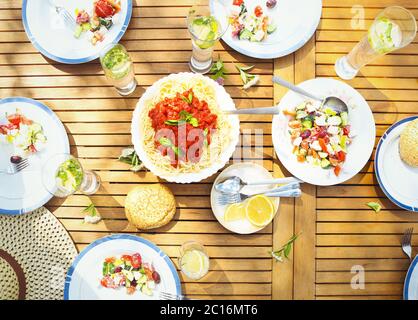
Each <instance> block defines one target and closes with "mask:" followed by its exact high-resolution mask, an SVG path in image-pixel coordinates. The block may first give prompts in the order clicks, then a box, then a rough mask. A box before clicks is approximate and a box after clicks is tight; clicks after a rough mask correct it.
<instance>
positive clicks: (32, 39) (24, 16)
mask: <svg viewBox="0 0 418 320" xmlns="http://www.w3.org/2000/svg"><path fill="white" fill-rule="evenodd" d="M127 2H128V11H127V14H126V18H125V21H124V22H123V25H122V28H121V30H120V32H119V33H118V35H117V36H116V38H115V39H114V40H113V41H112V42H116V43H117V42H119V41H120V39H121V38H122V37H123V35H124V34H125V32H126V30H127V29H128V25H129V23H130V21H131V17H132V0H127ZM27 4H28V0H23V2H22V22H23V27H24V29H25V32H26V35H27V36H28V38H29V40H30V42H31V43H32V45H33V46H34V47H35V48H36V49H37V50H38V51H39V52H40V53H41V54H43V55H44V56H46V57H47V58H49V59H52V60H54V61H56V62H60V63H65V64H81V63H86V62H90V61H93V60H95V59H97V58H98V57H99V55H100V54H99V53H97V54H93V55H91V56H88V57H84V58H79V59H69V58H62V57H59V56H56V55H54V54H52V53H50V52H49V51H47V50H45V49H44V48H43V47H42V46H41V45H40V44H39V43H38V42H37V41H36V39H35V37H34V35H33V34H32V32H31V30H30V28H29V24H28V21H27V14H26V8H27Z"/></svg>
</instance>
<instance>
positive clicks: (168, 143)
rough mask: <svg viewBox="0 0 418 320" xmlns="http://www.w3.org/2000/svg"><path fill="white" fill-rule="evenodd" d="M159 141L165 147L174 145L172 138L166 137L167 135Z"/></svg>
mask: <svg viewBox="0 0 418 320" xmlns="http://www.w3.org/2000/svg"><path fill="white" fill-rule="evenodd" d="M158 141H159V142H160V144H161V145H162V146H164V147H171V146H172V145H173V143H172V142H171V140H170V139H168V138H165V137H161V138H160V140H158Z"/></svg>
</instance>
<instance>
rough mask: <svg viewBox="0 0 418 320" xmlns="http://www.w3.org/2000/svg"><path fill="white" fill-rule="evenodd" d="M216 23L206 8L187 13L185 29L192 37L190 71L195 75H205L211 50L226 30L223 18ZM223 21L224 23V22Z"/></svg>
mask: <svg viewBox="0 0 418 320" xmlns="http://www.w3.org/2000/svg"><path fill="white" fill-rule="evenodd" d="M222 20H223V21H218V20H217V19H215V17H214V16H213V15H211V13H210V8H209V7H208V6H195V7H192V8H191V9H190V11H189V15H188V17H187V27H188V29H189V32H190V35H191V37H192V49H193V52H192V56H191V58H190V63H189V65H190V69H191V70H192V71H193V72H196V73H201V74H204V73H207V72H209V70H210V68H211V66H212V55H213V48H214V46H215V44H216V42H217V41H218V40H219V39H220V38H221V37H222V36H223V34H224V33H225V31H226V29H227V28H228V22H227V19H226V16H225V19H222ZM224 20H225V21H224Z"/></svg>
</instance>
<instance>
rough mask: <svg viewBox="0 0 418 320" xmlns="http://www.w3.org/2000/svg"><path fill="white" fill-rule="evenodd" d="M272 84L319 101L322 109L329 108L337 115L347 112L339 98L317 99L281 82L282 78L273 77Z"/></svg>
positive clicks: (289, 84) (308, 93) (300, 89)
mask: <svg viewBox="0 0 418 320" xmlns="http://www.w3.org/2000/svg"><path fill="white" fill-rule="evenodd" d="M273 82H275V83H277V84H279V85H281V86H283V87H286V88H288V89H289V90H292V91H294V92H296V93H299V94H301V95H302V96H305V97H308V98H311V99H314V100H317V101H320V102H321V103H322V106H323V107H326V108H330V109H332V110H334V111H335V112H337V113H341V112H348V107H347V104H346V103H345V102H344V101H342V100H341V99H340V98H337V97H334V96H328V97H325V98H322V97H318V96H316V95H314V94H312V93H310V92H307V91H305V90H303V89H302V88H300V87H297V86H295V85H294V84H292V83H290V82H287V81H286V80H283V79H282V78H279V77H277V76H275V77H273Z"/></svg>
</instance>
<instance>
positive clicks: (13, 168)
mask: <svg viewBox="0 0 418 320" xmlns="http://www.w3.org/2000/svg"><path fill="white" fill-rule="evenodd" d="M28 166H29V161H28V159H23V160H22V161H20V162H18V163H11V164H10V165H9V166H8V167H7V168H6V169H4V170H0V174H15V173H18V172H20V171H22V170H23V169H25V168H27V167H28Z"/></svg>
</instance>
